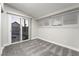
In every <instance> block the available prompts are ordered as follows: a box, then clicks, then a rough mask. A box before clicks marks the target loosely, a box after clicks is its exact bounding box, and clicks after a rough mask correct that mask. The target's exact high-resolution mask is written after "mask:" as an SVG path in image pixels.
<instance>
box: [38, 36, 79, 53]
mask: <svg viewBox="0 0 79 59" xmlns="http://www.w3.org/2000/svg"><path fill="white" fill-rule="evenodd" d="M38 38H39V39H42V40H45V41H48V42H50V43H54V44H56V45H59V46H62V47H66V48H69V49H72V50H74V51H78V52H79V49H76V48H73V47H71V46H67V45H63V44H61V43H57V42H52V41H49V40H46V39H44V38H41V37H38Z"/></svg>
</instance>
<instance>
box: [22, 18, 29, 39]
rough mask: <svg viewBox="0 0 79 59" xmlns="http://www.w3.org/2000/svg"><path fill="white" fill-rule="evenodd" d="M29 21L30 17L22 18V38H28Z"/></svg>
mask: <svg viewBox="0 0 79 59" xmlns="http://www.w3.org/2000/svg"><path fill="white" fill-rule="evenodd" d="M28 29H29V22H28V19H24V18H23V19H22V40H27V39H28Z"/></svg>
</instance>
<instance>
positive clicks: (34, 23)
mask: <svg viewBox="0 0 79 59" xmlns="http://www.w3.org/2000/svg"><path fill="white" fill-rule="evenodd" d="M38 28H39V27H38V24H37V21H36V20H34V19H32V28H31V37H32V39H35V38H38V37H37V35H38Z"/></svg>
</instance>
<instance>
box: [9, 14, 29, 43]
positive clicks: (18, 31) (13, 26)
mask: <svg viewBox="0 0 79 59" xmlns="http://www.w3.org/2000/svg"><path fill="white" fill-rule="evenodd" d="M9 28H10V30H9V31H10V34H11V35H10V37H11V43H14V42H19V41H22V40H28V39H29V20H28V19H27V18H24V17H20V16H16V15H9Z"/></svg>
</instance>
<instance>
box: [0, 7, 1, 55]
mask: <svg viewBox="0 0 79 59" xmlns="http://www.w3.org/2000/svg"><path fill="white" fill-rule="evenodd" d="M0 8H1V6H0ZM0 10H1V9H0ZM0 15H1V13H0ZM0 54H1V16H0Z"/></svg>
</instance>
